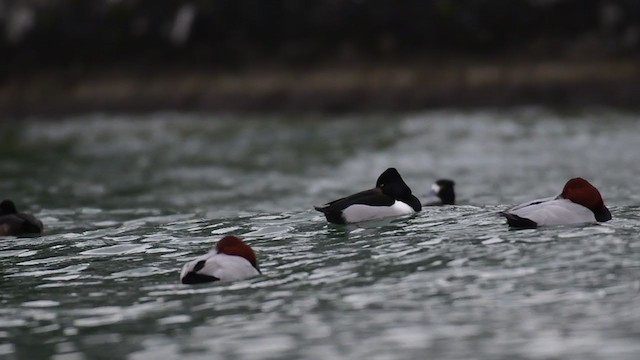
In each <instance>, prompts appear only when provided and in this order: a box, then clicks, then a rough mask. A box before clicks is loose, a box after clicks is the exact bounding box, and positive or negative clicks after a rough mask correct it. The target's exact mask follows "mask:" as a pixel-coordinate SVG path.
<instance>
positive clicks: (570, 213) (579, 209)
mask: <svg viewBox="0 0 640 360" xmlns="http://www.w3.org/2000/svg"><path fill="white" fill-rule="evenodd" d="M536 202H540V203H539V204H534V203H536ZM506 212H507V213H509V214H514V215H518V216H520V217H523V218H525V219H529V220H533V221H535V222H536V223H537V224H538V226H546V225H568V224H580V223H589V222H596V217H595V215H594V214H593V211H591V210H589V209H588V208H586V207H584V206H582V205H580V204H576V203H574V202H573V201H571V200H568V199H556V198H555V197H552V198H545V199H539V200H534V201H530V202H528V203H524V204H521V205H518V206H516V207H514V208H511V209H509V210H507V211H506Z"/></svg>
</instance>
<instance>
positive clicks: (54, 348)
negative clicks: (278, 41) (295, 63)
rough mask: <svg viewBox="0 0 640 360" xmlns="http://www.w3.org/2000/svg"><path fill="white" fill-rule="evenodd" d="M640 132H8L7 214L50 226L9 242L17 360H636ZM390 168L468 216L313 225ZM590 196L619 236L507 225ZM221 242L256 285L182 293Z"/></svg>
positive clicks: (404, 125) (531, 113)
mask: <svg viewBox="0 0 640 360" xmlns="http://www.w3.org/2000/svg"><path fill="white" fill-rule="evenodd" d="M637 119H638V115H637V114H635V113H626V112H621V111H615V110H607V109H604V110H593V109H591V110H588V111H587V110H584V111H572V112H556V111H551V110H547V109H540V108H522V109H515V110H509V111H507V110H504V111H473V112H459V111H438V112H427V113H420V114H410V115H375V116H373V115H369V116H356V115H354V116H341V117H323V116H301V117H296V116H275V115H271V116H258V115H255V116H233V115H224V116H223V115H206V114H204V115H203V114H182V113H158V114H151V115H145V116H128V115H118V116H115V115H99V114H92V115H83V116H77V117H73V118H66V119H58V120H56V121H51V120H46V119H31V120H29V121H27V122H24V123H19V124H15V123H14V124H11V123H4V124H2V125H0V127H1V129H0V130H1V131H0V140H1V141H2V143H1V144H0V156H1V159H2V161H1V162H0V173H1V174H2V179H1V180H0V194H1V196H2V197H11V198H13V199H14V200H16V202H17V203H18V206H19V207H21V208H22V209H23V210H25V211H29V212H33V213H35V214H36V215H37V216H38V217H40V218H41V219H42V221H43V222H44V224H45V234H44V235H43V236H40V237H33V238H13V237H5V238H0V266H1V269H2V278H1V281H2V282H1V284H2V285H1V289H2V291H1V295H0V301H1V303H2V307H1V308H0V357H3V358H7V359H18V358H20V359H22V358H25V359H27V358H28V359H36V358H52V359H97V358H130V359H158V358H166V359H169V358H184V357H187V358H195V359H198V358H202V359H211V358H216V359H221V358H228V359H265V358H273V359H300V358H308V359H331V358H346V359H363V358H367V359H424V358H434V359H435V358H439V359H613V358H615V359H637V358H639V357H640V341H639V340H640V311H638V309H640V280H639V276H638V275H639V274H640V243H639V242H638V236H637V234H638V232H639V230H640V216H639V215H638V209H639V205H638V204H640V195H639V192H638V186H637V184H638V181H637V179H638V165H637V163H638V152H637V147H638V145H637V144H639V143H640V133H639V132H638V123H637ZM390 166H394V167H396V168H398V170H399V171H400V173H401V174H402V175H403V176H404V178H405V180H406V182H407V183H408V184H409V186H411V188H412V189H413V191H414V193H415V194H416V195H417V196H418V197H424V195H425V194H426V193H427V191H428V190H429V188H430V186H431V183H432V182H433V181H435V180H436V179H438V178H442V177H448V178H452V179H454V180H455V181H456V183H457V193H458V198H459V200H460V202H461V205H459V206H449V207H439V208H427V209H425V210H424V211H423V212H421V213H419V214H416V215H413V216H408V217H404V218H398V219H389V220H383V221H374V222H368V223H363V224H359V225H357V226H335V225H329V224H327V223H326V221H325V220H324V218H323V217H322V216H321V214H320V213H317V212H315V211H313V210H312V206H313V205H314V204H321V203H323V202H325V201H328V200H333V199H335V198H338V197H341V196H344V195H348V194H350V193H353V192H355V191H358V190H363V189H366V188H370V187H372V186H373V185H374V184H375V179H376V177H377V176H378V175H379V174H380V173H381V172H382V171H384V169H386V168H387V167H390ZM574 176H583V177H585V178H587V179H589V180H590V181H592V183H594V184H595V185H596V186H597V187H598V188H599V189H600V190H601V192H602V194H603V196H604V198H605V202H606V203H607V205H608V206H609V208H610V209H611V212H612V214H613V217H614V219H613V220H612V221H610V222H608V223H605V224H587V225H581V226H565V227H562V226H561V227H554V228H546V229H538V230H523V231H510V230H508V229H507V227H506V225H505V223H504V220H502V219H500V218H499V217H498V216H497V215H496V212H498V211H500V210H502V209H504V208H505V207H507V206H509V205H512V204H515V203H519V202H522V201H526V200H529V199H532V198H536V197H545V196H551V195H554V194H557V193H559V192H560V190H561V188H562V186H563V185H564V182H565V181H566V180H567V179H569V178H571V177H574ZM224 234H236V235H240V236H241V237H243V238H244V239H245V240H246V241H247V242H248V243H249V244H251V245H252V246H253V248H254V249H255V250H256V251H257V253H258V257H259V261H260V266H261V269H262V271H263V275H262V276H259V277H255V278H252V279H248V280H244V281H237V282H233V283H217V284H213V285H204V286H187V285H181V284H179V283H178V275H179V269H180V267H181V266H182V264H183V263H184V262H186V261H187V260H190V259H191V258H192V257H194V256H196V255H199V254H201V253H203V252H206V251H207V250H208V248H209V247H210V246H212V245H213V243H214V242H215V241H216V240H217V239H218V238H220V237H221V236H222V235H224Z"/></svg>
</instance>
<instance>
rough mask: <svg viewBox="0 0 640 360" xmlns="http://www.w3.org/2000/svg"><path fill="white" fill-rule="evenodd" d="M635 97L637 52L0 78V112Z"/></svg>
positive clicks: (333, 109)
mask: <svg viewBox="0 0 640 360" xmlns="http://www.w3.org/2000/svg"><path fill="white" fill-rule="evenodd" d="M638 104H640V62H638V61H637V59H635V58H634V57H629V58H624V57H615V58H599V59H593V58H587V59H580V58H573V59H529V58H503V59H470V58H459V57H458V58H450V59H445V58H443V59H422V60H411V61H401V60H400V61H398V60H396V61H393V62H360V63H357V64H355V63H348V64H320V65H316V66H307V67H286V66H272V67H269V66H264V67H252V68H250V69H249V70H236V71H229V70H226V71H221V70H215V69H209V68H202V67H199V68H198V67H192V68H189V67H180V66H164V67H162V66H157V67H149V68H145V67H136V66H135V64H133V66H126V65H117V66H114V65H109V66H104V67H97V66H94V67H92V68H89V69H67V70H60V69H57V68H48V69H47V68H44V69H38V70H34V71H31V72H28V73H18V74H8V75H6V76H4V79H3V80H2V82H0V116H1V118H2V119H4V120H7V119H8V118H21V117H28V116H44V117H55V116H62V115H68V114H77V113H86V112H135V113H140V112H154V111H164V110H169V111H171V110H177V111H206V112H292V113H345V112H356V111H357V112H385V111H418V110H426V109H436V108H445V107H457V108H474V107H509V106H518V105H547V106H554V107H580V106H611V107H623V108H634V109H635V108H637V107H638Z"/></svg>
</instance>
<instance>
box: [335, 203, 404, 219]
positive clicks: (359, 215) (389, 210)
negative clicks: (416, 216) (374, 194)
mask: <svg viewBox="0 0 640 360" xmlns="http://www.w3.org/2000/svg"><path fill="white" fill-rule="evenodd" d="M414 212H415V211H413V208H412V207H411V206H409V205H407V204H405V203H403V202H402V201H398V200H396V202H395V203H393V205H391V206H371V205H363V204H355V205H351V206H349V207H347V208H346V209H344V210H342V216H343V217H344V219H345V221H346V222H348V223H356V222H360V221H367V220H374V219H382V218H385V217H390V216H401V215H408V214H413V213H414Z"/></svg>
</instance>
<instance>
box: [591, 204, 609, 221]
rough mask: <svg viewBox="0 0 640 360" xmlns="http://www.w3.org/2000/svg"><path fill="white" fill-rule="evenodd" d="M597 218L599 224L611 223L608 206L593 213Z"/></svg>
mask: <svg viewBox="0 0 640 360" xmlns="http://www.w3.org/2000/svg"><path fill="white" fill-rule="evenodd" d="M593 213H594V215H595V216H596V220H597V221H599V222H604V221H609V220H611V212H610V211H609V209H607V207H606V206H602V207H601V208H600V209H598V210H597V211H594V212H593Z"/></svg>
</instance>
